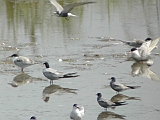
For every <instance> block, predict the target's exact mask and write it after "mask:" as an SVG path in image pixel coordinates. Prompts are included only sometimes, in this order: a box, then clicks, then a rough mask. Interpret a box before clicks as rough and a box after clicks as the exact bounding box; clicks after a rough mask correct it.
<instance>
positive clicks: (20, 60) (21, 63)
mask: <svg viewBox="0 0 160 120" xmlns="http://www.w3.org/2000/svg"><path fill="white" fill-rule="evenodd" d="M9 57H12V58H13V59H12V60H13V63H14V64H15V65H17V66H18V67H20V68H21V71H22V72H23V69H24V68H25V67H28V66H31V65H34V64H36V63H35V62H34V60H31V59H29V58H27V57H24V56H19V55H17V54H13V55H11V56H9Z"/></svg>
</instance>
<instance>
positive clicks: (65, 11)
mask: <svg viewBox="0 0 160 120" xmlns="http://www.w3.org/2000/svg"><path fill="white" fill-rule="evenodd" d="M50 2H51V4H52V5H54V6H55V7H56V10H57V11H55V12H54V14H55V15H57V16H58V17H68V16H76V15H73V14H72V13H70V11H71V10H72V9H73V8H74V7H77V6H80V5H85V4H90V3H95V2H80V3H73V4H68V5H66V6H65V7H64V8H63V7H62V6H61V5H60V4H59V3H57V1H56V0H50Z"/></svg>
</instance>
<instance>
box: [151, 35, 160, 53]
mask: <svg viewBox="0 0 160 120" xmlns="http://www.w3.org/2000/svg"><path fill="white" fill-rule="evenodd" d="M159 40H160V37H159V38H156V39H154V40H152V41H151V44H150V45H149V52H151V51H152V50H153V49H154V48H155V47H156V46H157V44H158V42H159Z"/></svg>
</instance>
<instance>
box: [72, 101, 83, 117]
mask: <svg viewBox="0 0 160 120" xmlns="http://www.w3.org/2000/svg"><path fill="white" fill-rule="evenodd" d="M83 116H84V107H83V106H81V107H79V106H78V105H77V104H74V105H73V109H72V111H71V114H70V118H71V119H73V120H82V118H83Z"/></svg>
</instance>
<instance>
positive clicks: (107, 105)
mask: <svg viewBox="0 0 160 120" xmlns="http://www.w3.org/2000/svg"><path fill="white" fill-rule="evenodd" d="M96 95H97V102H98V104H99V105H100V106H101V107H104V108H106V109H107V108H115V107H116V106H121V105H126V104H127V103H125V101H124V102H112V101H110V100H107V99H104V98H102V94H101V93H97V94H96Z"/></svg>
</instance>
